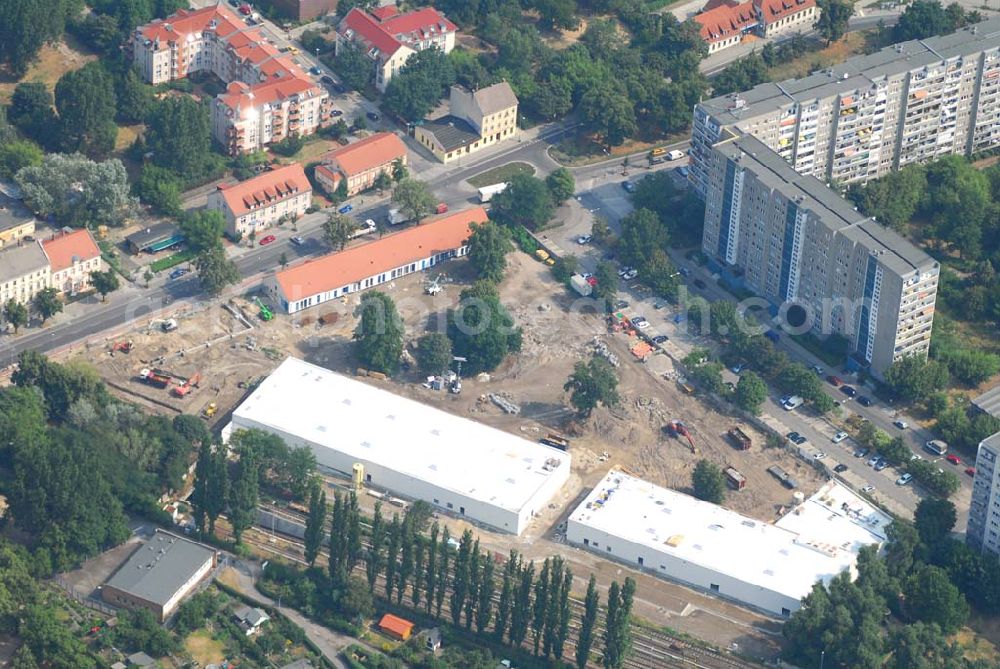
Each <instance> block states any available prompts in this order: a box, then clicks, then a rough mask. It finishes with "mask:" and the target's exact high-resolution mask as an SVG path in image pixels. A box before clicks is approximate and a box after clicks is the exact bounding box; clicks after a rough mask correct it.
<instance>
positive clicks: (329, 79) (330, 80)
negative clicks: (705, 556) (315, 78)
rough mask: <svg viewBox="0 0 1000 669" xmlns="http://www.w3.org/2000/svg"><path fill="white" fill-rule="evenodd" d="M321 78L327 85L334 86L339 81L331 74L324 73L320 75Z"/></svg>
mask: <svg viewBox="0 0 1000 669" xmlns="http://www.w3.org/2000/svg"><path fill="white" fill-rule="evenodd" d="M319 80H320V81H321V82H323V83H324V84H326V85H327V86H333V85H334V84H335V83H337V82H335V81H334V80H333V77H331V76H330V75H329V74H324V75H323V76H322V77H320V79H319Z"/></svg>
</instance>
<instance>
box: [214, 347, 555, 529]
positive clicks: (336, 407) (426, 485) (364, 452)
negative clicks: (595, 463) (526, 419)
mask: <svg viewBox="0 0 1000 669" xmlns="http://www.w3.org/2000/svg"><path fill="white" fill-rule="evenodd" d="M254 428H256V429H259V430H265V431H267V432H271V433H273V434H276V435H278V436H280V437H281V438H282V439H284V440H285V442H286V443H287V444H288V445H289V446H307V447H309V448H310V449H312V452H313V453H314V454H315V455H316V462H317V464H318V465H319V466H320V467H321V468H326V469H329V470H333V471H336V472H343V473H350V472H351V471H352V467H353V466H354V464H355V463H361V464H362V465H364V468H365V469H364V472H365V483H366V485H369V486H371V487H373V488H380V489H384V490H388V491H391V492H392V493H394V494H397V495H400V496H401V497H406V498H409V499H423V500H426V501H427V502H430V503H431V504H433V505H434V506H436V507H439V508H441V509H444V510H447V511H448V512H451V513H454V514H455V515H458V516H462V517H465V518H468V519H470V520H472V521H475V522H477V523H481V524H483V525H487V526H490V527H493V528H496V529H499V530H502V531H505V532H510V533H513V534H521V532H523V531H524V529H525V528H526V527H527V525H528V523H529V522H530V521H531V518H532V516H533V515H534V514H535V513H537V512H540V511H542V510H543V509H545V507H546V505H547V504H548V503H549V500H550V499H551V498H552V497H553V496H554V495H555V494H556V493H557V492H558V491H559V489H560V488H561V487H562V486H563V484H565V483H566V480H567V479H568V478H569V471H570V456H569V454H568V453H564V452H563V451H560V450H558V449H555V448H552V447H550V446H545V445H543V444H539V443H535V442H531V441H527V440H525V439H521V438H520V437H517V436H514V435H511V434H507V433H506V432H502V431H501V430H497V429H494V428H492V427H489V426H486V425H482V424H480V423H477V422H475V421H472V420H469V419H467V418H460V417H458V416H453V415H451V414H449V413H446V412H444V411H441V410H439V409H435V408H433V407H430V406H427V405H424V404H421V403H420V402H416V401H414V400H410V399H406V398H404V397H399V396H397V395H394V394H392V393H390V392H387V391H385V390H381V389H379V388H375V387H374V386H370V385H368V384H366V383H362V382H360V381H356V380H354V379H352V378H349V377H346V376H343V375H341V374H337V373H335V372H331V371H329V370H327V369H324V368H322V367H317V366H315V365H312V364H310V363H307V362H304V361H302V360H298V359H296V358H288V359H287V360H285V361H284V362H283V363H281V365H279V366H278V368H277V369H275V370H274V372H272V373H271V375H270V376H268V377H267V379H265V380H264V382H263V383H261V384H260V386H258V387H257V389H256V390H254V391H253V393H252V394H251V395H250V397H248V398H247V399H246V400H245V401H244V402H243V404H241V405H240V406H239V407H238V408H237V409H236V410H235V411H234V412H233V420H232V423H231V424H230V425H228V426H227V427H226V430H225V432H224V435H223V436H224V438H226V439H228V438H229V436H230V435H231V434H232V432H233V431H235V430H240V429H254Z"/></svg>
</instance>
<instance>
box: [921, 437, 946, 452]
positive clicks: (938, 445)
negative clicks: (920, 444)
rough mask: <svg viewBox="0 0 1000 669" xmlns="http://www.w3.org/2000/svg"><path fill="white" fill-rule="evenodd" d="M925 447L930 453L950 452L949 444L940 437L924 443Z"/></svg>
mask: <svg viewBox="0 0 1000 669" xmlns="http://www.w3.org/2000/svg"><path fill="white" fill-rule="evenodd" d="M924 448H926V449H927V452H928V453H933V454H934V455H944V454H945V453H947V452H948V444H946V443H944V442H943V441H941V440H940V439H931V440H930V441H928V442H927V443H926V444H924Z"/></svg>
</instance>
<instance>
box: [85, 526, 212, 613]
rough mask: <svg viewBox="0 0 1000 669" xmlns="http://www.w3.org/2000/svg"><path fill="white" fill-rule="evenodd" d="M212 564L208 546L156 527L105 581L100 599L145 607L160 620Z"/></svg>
mask: <svg viewBox="0 0 1000 669" xmlns="http://www.w3.org/2000/svg"><path fill="white" fill-rule="evenodd" d="M215 563H216V553H215V551H214V550H212V549H211V548H209V547H207V546H203V545H201V544H198V543H195V542H193V541H190V540H188V539H184V538H183V537H179V536H177V535H174V534H171V533H169V532H164V531H162V530H157V531H156V534H154V535H153V537H152V538H151V539H150V540H149V541H147V542H145V543H143V544H142V545H141V546H140V547H139V548H138V549H136V551H135V552H134V553H132V555H131V556H130V557H129V558H128V560H126V561H125V563H124V564H122V566H121V567H119V568H118V571H116V572H115V573H114V575H113V576H112V577H111V578H110V579H109V580H108V582H107V583H106V584H104V586H103V588H102V589H101V593H102V598H103V599H104V601H105V602H107V603H108V604H111V605H113V606H120V607H123V608H126V609H139V608H144V609H148V610H150V611H151V612H152V613H153V614H154V615H156V616H157V617H158V618H159V619H160V620H161V621H163V620H165V619H166V618H168V617H169V616H170V614H171V613H173V611H174V610H175V609H176V608H177V606H178V605H179V604H180V602H181V600H182V599H184V597H185V596H187V595H188V594H189V593H190V592H191V591H192V590H194V589H195V588H196V587H197V585H198V583H199V581H201V580H202V579H203V578H204V577H205V576H206V575H207V574H208V573H209V572H210V571H211V570H212V568H213V567H214V566H215Z"/></svg>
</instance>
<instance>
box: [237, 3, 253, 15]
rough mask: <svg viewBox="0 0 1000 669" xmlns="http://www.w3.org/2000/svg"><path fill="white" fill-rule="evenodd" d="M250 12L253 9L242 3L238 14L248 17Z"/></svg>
mask: <svg viewBox="0 0 1000 669" xmlns="http://www.w3.org/2000/svg"><path fill="white" fill-rule="evenodd" d="M252 11H253V8H252V7H251V6H250V5H248V4H247V3H243V4H242V5H240V14H242V15H243V16H250V12H252Z"/></svg>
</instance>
